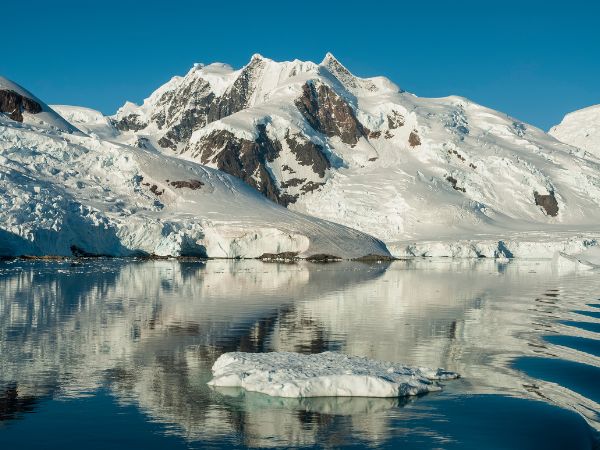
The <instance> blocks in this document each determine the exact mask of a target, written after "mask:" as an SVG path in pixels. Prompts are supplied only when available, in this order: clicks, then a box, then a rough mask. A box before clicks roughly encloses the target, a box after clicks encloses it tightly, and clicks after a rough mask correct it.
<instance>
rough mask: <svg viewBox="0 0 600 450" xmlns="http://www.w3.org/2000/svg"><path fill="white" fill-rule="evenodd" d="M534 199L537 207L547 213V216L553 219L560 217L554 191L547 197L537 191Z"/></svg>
mask: <svg viewBox="0 0 600 450" xmlns="http://www.w3.org/2000/svg"><path fill="white" fill-rule="evenodd" d="M533 197H534V199H535V204H536V205H537V206H541V207H542V208H543V209H544V211H545V212H546V215H548V216H552V217H556V216H557V215H558V202H557V201H556V197H555V196H554V192H553V191H550V193H549V194H547V195H542V194H539V193H538V192H537V191H534V193H533Z"/></svg>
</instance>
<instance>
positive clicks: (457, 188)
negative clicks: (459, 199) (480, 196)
mask: <svg viewBox="0 0 600 450" xmlns="http://www.w3.org/2000/svg"><path fill="white" fill-rule="evenodd" d="M446 180H447V181H449V182H450V184H451V185H452V189H454V190H455V191H461V192H467V190H466V189H465V188H464V187H460V186H458V180H457V179H456V178H454V177H453V176H452V175H448V176H447V177H446Z"/></svg>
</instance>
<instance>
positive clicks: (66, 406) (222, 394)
mask: <svg viewBox="0 0 600 450" xmlns="http://www.w3.org/2000/svg"><path fill="white" fill-rule="evenodd" d="M598 292H600V275H598V274H597V273H595V272H577V271H568V270H565V269H561V268H560V267H555V266H553V265H552V263H551V262H517V261H513V262H510V263H503V264H498V263H495V262H494V261H487V260H486V261H479V260H477V261H468V260H465V261H452V260H443V261H435V260H427V261H409V262H395V263H392V264H389V265H382V264H376V265H365V264H360V263H339V264H330V265H318V264H309V263H301V264H294V265H283V264H266V263H261V262H258V261H246V262H244V261H210V262H208V263H204V262H198V261H196V262H194V261H185V262H183V261H182V262H178V261H148V262H131V261H120V260H112V261H109V260H96V261H66V262H11V263H0V449H4V448H6V449H13V448H14V449H17V448H18V449H30V448H31V449H33V448H35V449H44V448H48V449H68V448H87V449H96V448H98V449H100V448H102V449H106V448H111V449H113V448H114V449H121V448H123V449H125V448H127V449H132V448H145V449H154V448H157V449H158V448H160V449H164V448H206V447H208V448H236V447H315V446H316V447H322V446H324V447H333V448H339V447H364V446H369V447H389V448H473V449H480V448H497V449H507V448H510V449H529V448H530V449H537V448H551V449H552V448H556V449H565V448H568V449H579V448H582V449H584V448H596V449H598V448H599V446H598V438H597V436H598V433H597V431H596V430H599V429H600V421H599V418H598V410H599V404H600V390H599V386H600V356H599V345H598V342H599V341H598V337H599V334H598V332H599V328H598V327H599V326H600V325H599V324H600V317H599V316H597V312H598V308H597V306H594V305H595V304H597V302H598ZM232 350H242V351H259V352H262V351H283V350H286V351H297V352H305V353H310V352H320V351H324V350H335V351H342V352H345V353H349V354H355V355H362V356H368V357H371V358H376V359H386V360H392V361H400V362H403V363H406V364H411V365H423V366H432V367H446V368H447V369H449V370H454V371H457V372H459V373H461V375H462V376H463V377H462V378H461V379H460V380H457V381H452V382H447V383H445V385H444V389H443V391H441V392H437V393H433V394H428V395H425V396H421V397H418V398H408V399H365V398H355V399H348V398H321V399H280V398H273V397H268V396H264V395H260V394H254V393H246V392H243V391H240V390H229V391H228V390H221V391H218V390H213V389H211V388H209V387H208V386H207V385H206V382H207V381H208V380H209V379H210V377H211V372H210V367H211V365H212V363H213V362H214V361H215V360H216V358H218V356H219V355H220V354H222V353H223V352H226V351H232Z"/></svg>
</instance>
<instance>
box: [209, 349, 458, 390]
mask: <svg viewBox="0 0 600 450" xmlns="http://www.w3.org/2000/svg"><path fill="white" fill-rule="evenodd" d="M212 371H213V379H212V380H211V381H209V383H208V384H209V385H211V386H220V387H242V388H244V389H246V390H247V391H252V392H260V393H263V394H267V395H271V396H274V397H404V396H408V395H418V394H423V393H426V392H431V391H438V390H440V389H441V388H440V386H439V384H438V383H436V380H450V379H455V378H458V377H459V375H458V374H456V373H454V372H448V371H446V370H443V369H428V368H424V367H408V366H403V365H400V364H397V363H391V362H383V361H374V360H370V359H367V358H362V357H358V356H348V355H344V354H342V353H334V352H324V353H319V354H314V355H302V354H298V353H291V352H273V353H243V352H232V353H225V354H223V355H221V356H220V357H219V359H217V361H216V362H215V364H214V365H213V367H212Z"/></svg>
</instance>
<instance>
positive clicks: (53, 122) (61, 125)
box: [0, 76, 79, 133]
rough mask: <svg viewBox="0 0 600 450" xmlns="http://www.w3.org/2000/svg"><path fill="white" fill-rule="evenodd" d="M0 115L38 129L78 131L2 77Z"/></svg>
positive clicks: (0, 78)
mask: <svg viewBox="0 0 600 450" xmlns="http://www.w3.org/2000/svg"><path fill="white" fill-rule="evenodd" d="M0 115H1V116H7V117H9V118H10V119H11V120H13V121H15V122H21V123H27V124H31V125H33V126H35V127H36V128H40V129H49V130H58V131H64V132H67V133H75V132H78V131H79V130H78V129H77V128H76V127H74V126H73V125H71V124H70V123H69V122H67V121H66V120H65V119H64V118H63V117H61V116H60V114H57V113H56V111H54V110H53V109H52V108H51V107H50V106H48V105H46V104H45V103H44V102H43V101H41V100H40V99H39V98H37V97H36V96H35V95H33V94H32V93H31V92H29V91H28V90H27V89H25V88H23V87H21V86H19V85H18V84H17V83H15V82H13V81H10V80H9V79H7V78H4V77H2V76H0Z"/></svg>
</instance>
